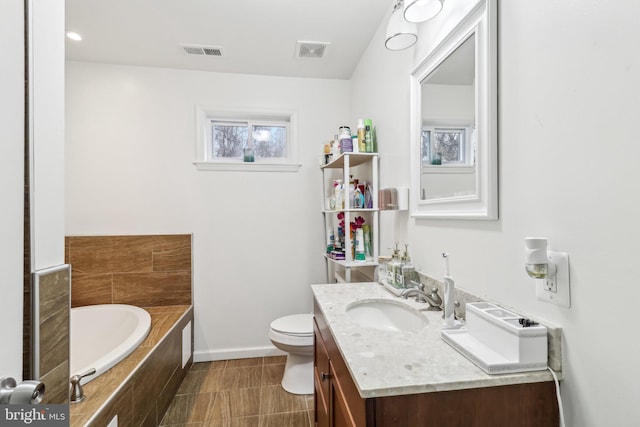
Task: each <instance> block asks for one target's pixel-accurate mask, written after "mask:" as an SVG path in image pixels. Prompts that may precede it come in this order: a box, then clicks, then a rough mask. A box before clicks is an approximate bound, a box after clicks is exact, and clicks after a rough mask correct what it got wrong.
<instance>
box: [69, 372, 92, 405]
mask: <svg viewBox="0 0 640 427" xmlns="http://www.w3.org/2000/svg"><path fill="white" fill-rule="evenodd" d="M95 373H96V368H91V369H89V370H88V371H86V372H84V373H82V374H76V375H73V376H72V377H71V378H69V382H70V383H71V397H70V398H69V401H70V402H71V403H78V402H82V401H83V400H84V398H85V396H84V389H83V388H82V384H80V380H81V379H83V378H84V377H88V376H89V375H93V374H95Z"/></svg>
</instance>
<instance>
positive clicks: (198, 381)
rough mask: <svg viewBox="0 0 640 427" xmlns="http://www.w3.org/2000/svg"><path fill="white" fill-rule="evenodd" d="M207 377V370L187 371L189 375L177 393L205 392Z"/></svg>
mask: <svg viewBox="0 0 640 427" xmlns="http://www.w3.org/2000/svg"><path fill="white" fill-rule="evenodd" d="M206 379H207V371H189V372H187V375H186V376H185V377H184V380H183V381H182V384H180V388H178V391H177V392H176V395H179V394H192V393H203V392H204V388H203V387H204V383H205V380H206Z"/></svg>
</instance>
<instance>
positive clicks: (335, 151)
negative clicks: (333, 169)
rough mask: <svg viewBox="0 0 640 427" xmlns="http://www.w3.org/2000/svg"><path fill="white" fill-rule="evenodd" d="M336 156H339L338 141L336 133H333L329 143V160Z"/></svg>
mask: <svg viewBox="0 0 640 427" xmlns="http://www.w3.org/2000/svg"><path fill="white" fill-rule="evenodd" d="M338 157H340V141H339V140H338V135H334V136H333V142H332V143H331V160H335V159H337V158H338Z"/></svg>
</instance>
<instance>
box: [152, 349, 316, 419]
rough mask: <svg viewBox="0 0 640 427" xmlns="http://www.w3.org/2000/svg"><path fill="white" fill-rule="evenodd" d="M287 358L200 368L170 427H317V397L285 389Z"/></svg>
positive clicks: (187, 382)
mask: <svg viewBox="0 0 640 427" xmlns="http://www.w3.org/2000/svg"><path fill="white" fill-rule="evenodd" d="M285 360H286V359H285V356H274V357H259V358H253V359H238V360H225V361H218V362H205V363H194V364H193V366H192V367H191V369H190V371H189V372H188V373H187V376H186V377H185V379H184V381H183V382H182V385H181V386H180V389H179V390H178V392H177V394H176V397H175V398H174V399H173V402H171V405H170V406H169V409H167V412H166V414H165V416H164V418H163V419H162V422H161V424H160V425H161V426H166V427H169V426H171V427H178V426H180V427H183V426H184V427H313V395H302V396H301V395H293V394H290V393H287V392H286V391H284V390H283V389H282V386H280V381H281V380H282V373H283V372H284V363H285Z"/></svg>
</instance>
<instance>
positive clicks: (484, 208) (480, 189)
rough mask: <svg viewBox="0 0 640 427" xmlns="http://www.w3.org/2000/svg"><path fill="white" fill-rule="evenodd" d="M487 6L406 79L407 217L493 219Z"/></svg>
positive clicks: (492, 88)
mask: <svg viewBox="0 0 640 427" xmlns="http://www.w3.org/2000/svg"><path fill="white" fill-rule="evenodd" d="M494 6H495V1H494V0H483V1H480V2H478V4H477V6H476V7H475V8H474V9H473V10H472V11H470V12H469V14H468V15H467V16H466V17H465V18H463V19H462V20H461V21H460V23H458V25H456V26H455V27H454V29H453V30H452V31H451V32H450V33H449V34H447V36H446V37H445V38H444V39H443V41H442V42H441V43H440V44H439V45H437V46H436V47H435V48H434V49H433V50H432V51H431V52H430V53H429V54H428V55H427V57H426V58H424V59H423V60H422V61H421V62H420V63H419V64H418V66H417V67H416V68H415V69H414V71H413V72H412V74H411V214H412V216H415V217H422V218H452V219H455V218H458V219H497V218H498V178H497V176H498V167H497V163H498V150H497V108H496V105H497V101H496V100H497V76H496V66H497V64H496V63H497V61H496V58H497V55H496V19H495V15H496V11H495V7H494Z"/></svg>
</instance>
